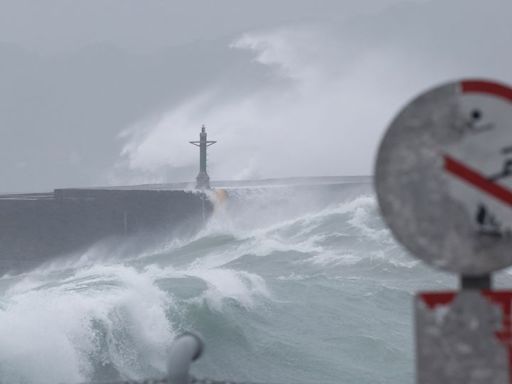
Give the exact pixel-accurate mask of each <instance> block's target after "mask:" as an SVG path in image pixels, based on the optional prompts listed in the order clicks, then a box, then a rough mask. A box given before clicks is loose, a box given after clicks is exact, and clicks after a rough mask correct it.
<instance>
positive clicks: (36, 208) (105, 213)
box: [0, 189, 212, 274]
mask: <svg viewBox="0 0 512 384" xmlns="http://www.w3.org/2000/svg"><path fill="white" fill-rule="evenodd" d="M211 211H212V205H211V203H210V202H209V201H208V199H206V198H205V196H204V195H202V194H199V193H192V192H185V191H170V190H112V189H105V190H101V189H60V190H55V191H54V193H53V194H34V195H10V196H2V197H0V274H3V273H5V272H8V271H13V272H19V271H23V270H27V269H30V268H33V267H35V266H37V265H39V264H41V263H43V262H45V261H47V260H49V259H51V258H54V257H58V256H61V255H64V254H67V253H71V252H79V251H80V250H84V249H86V248H87V247H89V246H91V245H93V244H94V243H96V242H98V241H102V240H105V239H116V238H125V237H127V236H129V237H131V238H133V237H140V238H141V239H142V238H144V239H151V238H152V237H155V238H156V237H157V236H160V235H162V234H165V233H169V234H170V233H172V232H176V231H179V232H182V233H185V232H191V231H195V230H197V229H198V228H199V227H200V226H201V225H202V224H203V222H204V217H207V216H208V215H209V214H210V213H211Z"/></svg>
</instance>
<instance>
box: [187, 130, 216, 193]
mask: <svg viewBox="0 0 512 384" xmlns="http://www.w3.org/2000/svg"><path fill="white" fill-rule="evenodd" d="M215 143H216V141H211V140H210V141H208V139H207V134H206V128H205V126H204V125H203V127H202V128H201V133H200V134H199V141H190V144H193V145H195V146H196V147H199V174H198V175H197V178H196V180H197V182H196V188H197V189H210V177H209V176H208V173H207V172H206V148H207V147H209V146H210V145H213V144H215Z"/></svg>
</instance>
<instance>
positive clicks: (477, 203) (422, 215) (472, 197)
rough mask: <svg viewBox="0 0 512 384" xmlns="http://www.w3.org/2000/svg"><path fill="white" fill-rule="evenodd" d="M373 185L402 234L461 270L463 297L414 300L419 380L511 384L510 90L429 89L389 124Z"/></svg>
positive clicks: (428, 259) (433, 261) (424, 253)
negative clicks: (506, 283)
mask: <svg viewBox="0 0 512 384" xmlns="http://www.w3.org/2000/svg"><path fill="white" fill-rule="evenodd" d="M375 187H376V191H377V197H378V201H379V205H380V208H381V212H382V215H383V217H384V220H385V221H386V223H387V224H388V226H389V227H390V229H391V231H392V232H393V234H394V236H395V237H396V239H397V240H398V241H400V242H401V243H402V244H403V245H404V246H405V247H406V248H407V249H408V250H409V251H410V252H411V253H412V254H413V255H415V256H416V257H418V258H419V259H421V260H423V261H424V262H425V263H427V264H429V265H431V266H433V267H435V268H439V269H442V270H445V271H449V272H453V273H457V274H459V275H460V279H461V290H460V291H458V292H437V293H433V292H429V293H420V294H418V295H417V296H416V300H415V313H416V342H417V382H418V383H420V384H426V383H437V384H439V383H441V384H442V383H475V384H476V383H512V320H511V318H512V313H511V306H512V291H492V290H491V273H492V272H493V271H497V270H499V269H502V268H505V267H508V266H510V265H512V89H511V88H509V87H507V86H505V85H502V84H499V83H496V82H491V81H484V80H463V81H457V82H453V83H449V84H445V85H442V86H440V87H437V88H434V89H431V90H429V91H427V92H425V93H423V94H422V95H420V96H419V97H417V98H416V99H414V100H413V101H412V102H411V103H410V104H408V105H407V106H406V107H405V108H404V109H403V110H402V111H401V112H400V113H399V114H398V115H397V116H396V118H395V119H394V121H393V122H392V123H391V126H390V128H389V129H388V131H387V132H386V134H385V136H384V138H383V140H382V143H381V145H380V148H379V153H378V156H377V163H376V172H375Z"/></svg>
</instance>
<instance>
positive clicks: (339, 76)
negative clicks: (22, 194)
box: [0, 0, 512, 192]
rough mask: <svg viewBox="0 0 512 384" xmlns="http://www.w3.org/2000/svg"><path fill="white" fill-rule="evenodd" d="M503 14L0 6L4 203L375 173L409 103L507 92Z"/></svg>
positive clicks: (67, 1) (348, 4) (354, 8)
mask: <svg viewBox="0 0 512 384" xmlns="http://www.w3.org/2000/svg"><path fill="white" fill-rule="evenodd" d="M511 14H512V2H511V1H510V0H489V1H485V2H484V1H479V0H432V1H428V0H424V1H420V0H418V1H413V0H409V1H400V0H371V1H361V0H352V1H343V0H323V1H319V0H308V1H305V0H268V1H262V0H259V1H248V0H245V1H244V0H216V1H212V0H210V1H208V0H203V1H197V0H192V1H191V0H187V1H185V0H183V1H163V0H144V1H142V0H139V1H134V0H101V1H100V0H60V1H57V0H45V1H41V0H32V1H28V0H12V1H6V0H0V133H1V136H0V158H1V160H2V161H1V162H0V174H1V175H2V183H1V184H0V185H1V186H0V191H2V192H9V191H39V190H50V189H53V188H55V187H64V186H93V185H108V184H131V183H141V182H152V181H154V182H162V181H183V180H191V179H193V178H194V177H195V174H196V166H197V164H196V163H197V153H196V149H195V148H194V147H192V146H191V145H189V144H188V141H189V140H193V139H196V136H197V134H198V131H199V128H200V126H201V124H203V123H204V124H206V125H207V127H208V129H209V134H210V137H211V139H216V140H219V143H218V144H216V145H215V146H213V147H212V148H211V149H212V150H211V152H210V155H209V159H210V174H211V176H212V177H213V178H216V179H221V178H223V179H235V178H257V177H285V176H314V175H318V176H320V175H344V174H349V175H354V174H370V173H371V172H372V166H373V159H374V152H375V149H376V146H377V143H378V140H379V139H380V137H381V135H382V133H383V130H384V129H385V127H386V125H387V124H388V123H389V121H390V119H391V118H392V117H393V115H394V114H395V113H396V112H397V111H398V109H399V108H400V107H401V106H402V105H403V104H404V103H406V102H407V101H408V100H409V99H410V98H411V97H413V96H414V95H415V94H417V93H418V92H420V91H422V90H423V89H425V88H427V87H430V86H432V85H435V84H436V83H439V82H443V81H446V80H450V79H453V78H461V77H472V76H477V77H487V78H496V79H499V80H502V81H504V82H508V83H512V71H511V68H512V53H511V50H510V47H512V27H511V23H510V15H511Z"/></svg>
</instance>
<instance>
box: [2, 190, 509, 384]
mask: <svg viewBox="0 0 512 384" xmlns="http://www.w3.org/2000/svg"><path fill="white" fill-rule="evenodd" d="M325 188H326V189H328V188H327V187H325ZM340 191H341V192H340ZM507 279H508V278H504V281H508V280H507ZM455 283H456V281H455V279H454V278H453V277H451V276H449V275H447V274H443V273H439V272H433V271H431V270H430V269H429V268H427V267H425V266H423V265H422V264H421V263H420V262H417V261H416V260H415V259H413V258H411V257H410V256H408V255H407V254H406V252H404V251H403V250H402V249H401V248H400V246H398V245H397V244H396V243H395V241H394V240H393V239H392V237H391V235H390V233H389V232H388V230H387V229H386V228H385V226H384V224H383V222H382V220H381V218H380V217H379V213H378V208H377V205H376V201H375V198H374V195H373V192H372V189H371V186H370V185H369V184H357V185H348V186H347V187H346V188H343V189H341V190H336V191H335V192H333V191H326V190H325V191H324V190H321V189H318V190H314V191H309V192H304V191H302V192H301V193H296V192H294V191H293V190H288V189H279V188H267V189H258V188H251V189H247V190H239V191H237V192H231V193H230V198H229V201H228V203H226V204H225V205H222V206H219V207H218V209H217V210H216V212H215V214H214V215H213V217H212V218H211V219H210V221H209V222H208V223H207V224H206V226H205V228H204V229H203V230H202V231H201V232H200V233H198V234H195V235H194V236H193V237H189V238H175V237H173V236H172V235H169V236H168V237H166V238H163V239H162V241H161V242H160V243H159V244H152V245H151V246H150V247H148V248H147V250H146V251H145V252H144V253H142V254H136V255H134V254H130V253H129V252H128V251H127V247H126V246H123V247H120V248H119V250H117V251H116V252H112V251H110V250H109V251H106V250H105V249H102V248H101V247H93V248H92V249H91V250H89V251H88V252H87V253H85V254H83V255H78V256H77V257H75V258H71V259H69V260H67V262H66V263H62V262H54V263H53V264H49V265H45V266H43V267H40V268H38V269H37V270H34V271H32V272H30V273H26V274H24V275H21V276H14V277H12V276H11V277H9V276H5V277H3V278H2V279H1V280H0V289H1V292H2V296H1V301H0V381H1V382H2V383H27V384H28V383H59V382H60V383H62V382H66V383H73V382H83V381H88V380H112V379H119V378H130V379H141V378H145V377H159V376H162V375H164V374H165V367H166V351H167V348H168V346H169V344H170V342H171V341H172V339H173V338H174V337H175V336H176V335H177V334H179V333H180V332H182V331H184V330H192V331H195V332H198V333H200V334H201V335H202V336H203V338H204V340H205V343H206V350H205V354H204V355H203V357H202V358H201V359H200V361H198V362H197V363H196V364H195V365H194V366H193V372H194V373H195V374H196V375H197V376H202V377H212V378H217V379H233V380H246V381H256V382H271V383H283V384H287V383H290V384H291V383H354V384H355V383H357V384H364V383H390V384H391V383H393V384H396V383H413V382H414V345H413V321H412V312H411V310H412V299H413V294H414V292H415V291H417V290H419V289H440V288H453V287H454V286H455Z"/></svg>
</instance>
